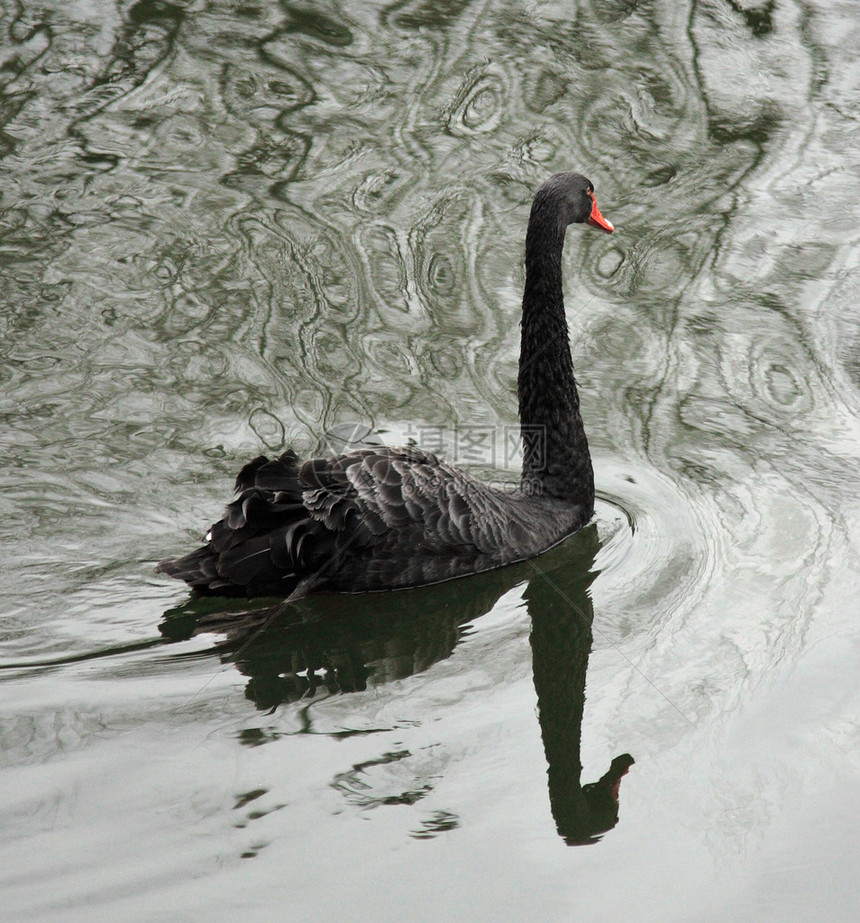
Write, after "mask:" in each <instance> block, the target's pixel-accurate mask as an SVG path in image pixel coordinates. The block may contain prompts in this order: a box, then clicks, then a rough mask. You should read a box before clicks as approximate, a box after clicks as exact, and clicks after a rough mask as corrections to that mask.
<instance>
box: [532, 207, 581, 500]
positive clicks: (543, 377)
mask: <svg viewBox="0 0 860 923" xmlns="http://www.w3.org/2000/svg"><path fill="white" fill-rule="evenodd" d="M550 205H551V203H547V202H546V201H545V200H542V199H535V203H534V205H533V206H532V212H531V216H530V218H529V227H528V232H527V234H526V257H525V262H526V283H525V290H524V293H523V317H522V339H521V347H520V367H519V378H518V392H519V410H520V424H521V427H522V434H523V473H522V480H523V487H524V489H526V490H527V491H529V492H532V493H534V492H538V493H541V494H546V495H548V496H552V497H557V498H559V499H562V500H566V501H568V502H570V503H576V504H581V505H583V506H585V507H586V508H587V510H588V515H589V516H590V515H591V511H592V510H593V504H594V475H593V473H592V468H591V457H590V455H589V451H588V442H587V440H586V437H585V428H584V426H583V424H582V417H581V416H580V413H579V395H578V393H577V389H576V381H575V380H574V376H573V362H572V360H571V358H570V341H569V336H568V328H567V319H566V318H565V313H564V296H563V293H562V274H561V255H562V249H563V247H564V237H565V227H564V225H563V224H562V223H561V221H560V218H559V213H558V208H557V207H555V208H553V207H550Z"/></svg>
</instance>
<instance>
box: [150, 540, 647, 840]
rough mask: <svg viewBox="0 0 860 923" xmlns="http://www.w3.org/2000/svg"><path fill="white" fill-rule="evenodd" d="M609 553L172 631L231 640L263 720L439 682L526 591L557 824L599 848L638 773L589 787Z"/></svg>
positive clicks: (175, 625)
mask: <svg viewBox="0 0 860 923" xmlns="http://www.w3.org/2000/svg"><path fill="white" fill-rule="evenodd" d="M599 544H600V543H599V539H598V535H597V529H596V527H595V526H593V525H592V526H589V527H588V528H586V529H584V530H582V531H581V532H580V533H579V534H577V535H575V536H573V537H572V538H571V539H569V540H568V541H566V542H564V543H563V545H561V546H559V547H558V548H555V549H553V550H552V551H551V552H549V553H547V554H545V555H543V556H542V557H540V558H538V559H537V560H535V561H531V562H525V563H523V564H519V565H514V566H512V567H507V568H502V569H499V570H495V571H490V572H488V573H485V574H478V575H476V576H474V577H472V578H470V579H469V580H468V581H462V580H454V581H449V582H448V583H443V584H439V585H437V586H430V587H421V588H418V589H412V590H401V591H398V592H389V593H371V594H361V595H337V594H332V595H325V594H318V595H317V596H315V597H313V598H312V599H310V600H300V601H298V602H296V603H293V604H290V605H289V606H284V605H283V604H278V605H276V606H265V607H263V608H259V609H248V608H244V609H243V610H242V611H241V612H236V611H235V610H232V611H230V610H229V609H225V605H227V604H225V602H224V601H223V600H222V601H220V602H216V601H213V600H211V599H206V598H200V599H196V600H193V601H192V602H190V603H188V604H186V605H184V606H181V607H178V608H176V609H172V610H169V611H168V612H167V613H165V617H164V620H163V622H162V624H161V631H162V633H163V634H164V635H165V636H166V637H168V638H170V639H174V640H180V639H183V638H187V637H190V636H191V635H192V634H196V633H199V632H202V631H209V632H217V633H219V634H221V635H222V636H223V637H222V639H221V640H220V641H219V642H218V644H217V646H216V649H217V651H218V653H219V654H220V656H221V658H222V660H223V661H224V662H232V663H235V665H236V667H237V668H238V669H239V670H240V671H241V673H242V674H243V675H244V676H246V677H247V680H248V681H247V684H246V687H245V694H246V696H247V697H248V698H249V699H250V700H251V701H252V702H253V703H254V704H255V705H256V706H257V708H260V709H264V710H272V709H274V708H276V707H277V706H279V705H281V704H285V703H293V702H298V701H300V700H307V699H308V698H310V697H314V696H319V695H329V694H336V693H344V694H345V693H352V692H360V691H363V690H365V689H368V688H370V687H373V686H379V685H381V684H384V683H386V682H390V681H392V680H399V679H404V678H406V677H409V676H412V675H413V674H417V673H421V672H423V671H424V670H427V669H428V668H430V667H431V666H432V665H433V664H435V663H437V662H439V661H441V660H444V659H445V658H447V657H449V656H450V655H451V653H452V652H453V651H454V649H455V647H456V646H457V644H458V642H459V641H460V639H461V638H463V637H464V636H465V635H467V634H468V633H469V631H470V629H471V626H472V624H473V623H474V622H475V620H476V619H478V618H480V617H481V616H482V615H485V614H486V613H488V612H489V611H490V610H491V609H492V608H493V606H494V605H495V604H496V602H497V601H498V600H499V599H500V598H501V597H502V596H503V595H504V594H505V593H507V592H508V591H509V590H511V589H513V588H515V587H517V586H519V585H521V584H523V583H525V584H526V587H525V591H524V594H523V598H524V600H525V603H526V606H527V608H528V612H529V616H530V619H531V633H530V643H531V649H532V668H533V676H534V684H535V689H536V691H537V700H538V717H539V722H540V729H541V736H542V739H543V745H544V752H545V754H546V759H547V766H548V769H547V778H548V786H549V798H550V806H551V809H552V814H553V818H554V820H555V824H556V828H557V830H558V833H559V835H560V836H561V837H562V838H563V839H564V840H565V842H566V843H568V844H571V845H574V844H582V843H592V842H595V841H596V840H597V839H599V838H600V836H601V835H602V834H603V833H605V832H606V831H608V830H611V829H612V828H613V827H614V826H615V825H616V823H617V822H618V790H619V786H620V783H621V778H622V777H623V776H624V774H625V773H626V772H627V771H628V769H629V768H630V766H631V765H632V763H633V758H632V757H631V756H629V755H628V754H622V755H620V756H617V757H616V758H615V759H614V760H612V763H611V765H610V767H609V768H608V770H607V771H606V772H605V773H604V774H603V775H602V776H601V777H600V778H599V779H597V781H594V782H590V783H587V784H583V783H582V779H581V776H582V763H581V760H580V741H581V736H582V718H583V708H584V704H585V681H586V672H587V669H588V656H589V653H590V651H591V644H592V629H591V624H592V620H593V614H594V613H593V607H592V603H591V598H590V596H589V592H588V588H589V586H590V584H591V582H592V580H593V579H594V577H595V576H596V574H595V572H594V571H593V570H592V567H593V564H594V556H595V554H596V552H597V550H598V548H599Z"/></svg>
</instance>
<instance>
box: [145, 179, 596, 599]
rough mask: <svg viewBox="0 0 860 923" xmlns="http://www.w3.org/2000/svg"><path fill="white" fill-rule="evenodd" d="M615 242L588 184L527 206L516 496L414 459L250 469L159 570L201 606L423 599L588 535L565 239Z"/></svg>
mask: <svg viewBox="0 0 860 923" xmlns="http://www.w3.org/2000/svg"><path fill="white" fill-rule="evenodd" d="M571 223H588V224H591V225H593V226H595V227H598V228H600V229H601V230H603V231H606V232H609V233H611V232H612V230H613V227H612V225H611V224H610V223H609V222H608V221H606V219H605V218H603V216H602V215H601V214H600V211H599V209H598V208H597V205H596V202H595V200H594V187H593V186H592V184H591V183H590V182H589V181H588V180H587V179H585V177H583V176H580V175H579V174H576V173H557V174H555V175H554V176H552V177H550V178H549V179H548V180H547V181H546V182H545V183H544V184H543V185H542V186H541V187H540V189H538V191H537V193H536V194H535V198H534V202H533V204H532V210H531V215H530V218H529V227H528V232H527V235H526V284H525V291H524V294H523V317H522V343H521V353H520V370H519V377H518V393H519V406H520V421H521V426H522V435H523V442H524V452H523V472H522V478H521V482H520V486H519V488H518V489H516V490H510V491H505V490H499V489H496V488H492V487H490V486H488V485H485V484H483V483H482V482H480V481H479V480H477V479H476V478H474V477H472V476H471V475H469V474H467V473H466V472H464V471H461V470H459V469H458V468H456V467H454V466H452V465H448V464H446V463H445V462H443V461H440V460H439V459H438V458H437V457H436V456H435V455H432V454H430V453H428V452H423V451H421V450H420V449H417V448H412V447H391V448H388V447H377V446H373V447H367V448H360V449H357V450H355V451H352V452H349V453H345V454H343V455H335V456H331V457H328V458H315V459H311V460H308V461H301V460H300V459H299V458H298V457H297V456H296V455H295V453H294V452H292V450H288V451H286V452H284V453H283V454H282V455H281V456H280V457H279V458H276V459H268V458H266V457H265V456H262V455H261V456H259V457H258V458H256V459H254V460H253V461H251V462H249V463H248V464H247V465H246V466H245V467H244V468H243V469H242V470H241V471H240V472H239V475H238V477H237V479H236V491H237V496H236V499H235V500H233V502H232V503H230V504H229V505H228V507H227V509H226V510H225V512H224V516H223V517H222V518H221V519H220V520H219V521H218V522H216V523H215V524H214V525H213V526H212V528H211V530H210V532H209V534H208V535H207V537H206V543H205V544H204V545H203V546H201V547H200V548H198V549H197V550H195V551H192V552H191V553H190V554H188V555H185V556H183V557H180V558H174V559H170V560H166V561H162V562H161V563H160V564H159V565H158V570H159V571H160V572H161V573H164V574H167V575H170V576H173V577H177V578H180V579H182V580H184V581H186V582H187V583H188V584H189V585H190V586H191V587H192V588H193V589H194V590H196V591H197V592H199V593H207V594H215V595H222V596H237V595H238V596H282V597H287V598H289V599H296V598H299V597H301V596H304V595H305V594H306V593H308V592H309V591H311V590H314V589H329V590H334V591H339V592H363V591H369V590H385V589H397V588H400V587H407V586H421V585H425V584H430V583H436V582H439V581H442V580H448V579H451V578H453V577H460V576H464V575H466V574H471V573H477V572H479V571H484V570H489V569H491V568H494V567H500V566H502V565H504V564H512V563H514V562H516V561H522V560H525V559H527V558H531V557H534V556H535V555H538V554H540V553H541V552H543V551H546V550H548V549H549V548H551V547H552V546H553V545H555V544H557V543H558V542H560V541H561V540H562V539H564V538H566V537H567V536H568V535H570V534H572V533H573V532H575V531H577V530H578V529H580V528H581V527H582V526H584V525H585V524H586V523H587V522H588V521H589V520H590V519H591V517H592V515H593V512H594V476H593V473H592V468H591V458H590V455H589V451H588V443H587V440H586V437H585V430H584V428H583V424H582V419H581V417H580V413H579V398H578V395H577V391H576V383H575V380H574V377H573V364H572V361H571V357H570V346H569V342H568V328H567V322H566V319H565V315H564V300H563V295H562V278H561V255H562V248H563V245H564V237H565V230H566V228H567V226H568V224H571Z"/></svg>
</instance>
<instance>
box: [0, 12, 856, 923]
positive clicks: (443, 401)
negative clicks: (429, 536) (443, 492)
mask: <svg viewBox="0 0 860 923" xmlns="http://www.w3.org/2000/svg"><path fill="white" fill-rule="evenodd" d="M0 34H2V37H3V38H2V44H0V60H2V67H0V157H2V166H3V170H2V177H0V272H2V279H3V309H2V312H0V335H2V340H0V355H2V363H0V412H2V420H3V426H2V431H0V443H2V458H3V464H2V467H0V484H2V492H0V512H2V518H0V534H2V547H3V554H2V558H0V568H2V570H1V571H0V574H2V580H0V599H2V610H0V611H1V612H2V620H0V639H1V640H2V647H0V657H2V660H0V667H2V672H0V680H2V691H3V696H2V704H0V722H2V723H0V758H2V769H0V792H2V794H0V818H2V821H0V822H2V829H3V831H4V837H3V843H2V845H0V856H2V863H0V865H2V872H0V881H2V885H3V894H4V898H3V901H4V912H8V913H10V914H11V917H10V918H12V919H22V920H23V919H26V920H29V921H41V920H45V921H48V920H51V921H53V920H64V921H65V920H84V919H86V920H92V919H120V918H122V919H128V920H142V921H143V920H145V921H152V920H171V921H173V920H186V919H187V920H198V919H201V918H204V917H205V918H206V919H211V920H234V919H236V918H238V917H240V916H241V918H243V919H249V920H262V919H267V920H268V919H272V918H273V916H274V917H275V918H277V917H278V915H284V914H287V915H289V916H294V915H299V914H303V915H311V914H313V915H315V916H319V915H331V914H333V913H338V912H340V911H344V910H349V912H350V913H351V914H352V915H353V916H354V917H355V918H356V919H371V918H372V919H382V920H393V919H398V920H402V919H408V920H413V919H414V920H431V919H451V918H452V914H453V915H454V916H456V918H457V919H458V920H476V921H478V920H487V919H493V920H511V921H514V920H517V921H518V920H523V919H526V918H529V919H533V918H541V917H543V918H544V919H547V920H567V919H570V918H571V917H572V916H573V914H574V913H575V914H577V916H578V917H579V918H582V919H589V920H603V919H610V918H612V919H614V918H616V917H618V916H621V915H625V916H627V917H628V918H631V919H635V920H655V921H656V920H660V921H666V920H714V921H716V920H734V919H757V920H765V919H769V920H779V921H784V920H789V919H791V920H813V919H815V920H821V919H827V920H841V919H845V920H848V919H853V914H852V912H851V911H850V907H851V906H852V904H853V902H855V901H856V890H855V889H856V886H855V884H854V879H855V877H856V876H855V870H854V859H853V857H854V856H855V855H856V847H855V845H854V843H855V834H854V829H855V827H856V821H857V817H856V807H855V804H854V802H855V800H856V799H855V798H854V797H853V790H856V785H857V777H858V772H857V770H858V759H857V752H858V751H857V737H856V715H857V693H856V673H857V663H856V650H857V631H856V628H855V624H854V623H855V621H856V619H855V615H856V608H857V603H856V600H857V580H856V572H857V562H858V554H857V536H858V501H857V482H858V462H857V458H858V443H860V428H858V424H857V420H858V410H860V322H858V319H857V304H858V301H860V266H858V253H860V247H858V243H860V221H859V220H858V218H860V215H858V206H857V203H858V201H860V170H858V161H857V142H858V130H857V124H858V119H860V67H858V64H857V60H858V55H860V27H858V25H857V17H856V5H855V4H852V3H850V2H847V0H846V2H842V3H839V2H826V0H813V2H805V3H800V2H792V0H781V2H778V3H773V2H769V0H767V2H765V0H705V2H695V3H682V4H670V3H666V2H659V0H654V2H648V0H642V2H637V0H601V2H596V0H595V2H586V0H582V2H579V3H574V4H572V3H540V4H533V3H517V2H500V0H486V2H468V0H465V2H464V0H458V2H448V3H443V4H432V3H426V2H425V3H422V2H409V0H403V2H397V3H392V4H389V5H385V4H383V3H370V2H361V3H350V4H341V3H337V2H318V3H310V4H305V5H298V4H293V3H288V2H281V3H275V2H265V0H248V2H243V3H238V2H236V3H231V2H219V0H214V2H211V3H207V4H203V3H197V2H187V0H177V2H173V3H168V2H166V0H139V2H136V3H130V2H125V3H111V2H107V0H91V2H77V3H75V2H73V3H65V2H63V3H61V2H59V0H50V2H32V3H31V2H28V3H26V4H23V3H14V2H9V0H5V2H2V3H0ZM561 169H578V170H580V171H581V172H583V173H585V174H586V175H587V176H589V177H590V178H591V179H592V180H593V182H594V183H595V186H596V188H597V193H598V200H599V202H600V204H601V207H602V209H603V211H604V214H606V215H607V217H609V218H610V219H611V220H612V221H613V223H615V224H616V226H617V227H618V229H619V230H618V232H617V233H616V234H615V235H614V236H613V237H612V238H606V237H604V236H602V235H597V234H591V233H589V232H587V231H585V230H582V229H573V230H572V231H571V233H570V234H569V244H568V248H567V252H566V257H565V260H566V262H565V273H566V292H567V305H568V317H569V321H570V324H571V329H572V339H573V342H574V358H575V362H576V366H577V370H578V376H579V379H580V384H581V390H582V404H583V412H584V416H585V418H586V424H587V428H588V432H589V438H590V441H591V443H592V446H593V450H594V456H595V470H596V475H597V482H598V490H599V494H600V500H599V502H598V510H597V516H596V525H595V526H593V527H590V528H589V529H586V530H585V531H584V532H583V533H581V534H580V535H579V536H576V537H575V538H573V539H572V540H570V541H569V542H567V543H566V544H565V545H564V546H562V547H561V548H559V549H556V550H555V551H554V552H553V553H552V554H551V555H549V556H545V557H544V558H541V559H539V560H538V561H536V562H534V563H532V564H526V565H522V566H520V567H515V568H508V569H505V570H503V571H499V572H495V573H493V574H487V575H483V576H481V577H477V578H474V579H470V580H466V581H458V582H456V583H453V584H450V585H447V586H444V587H437V588H430V589H424V590H417V591H410V592H407V593H400V594H387V595H381V596H372V597H358V598H349V597H344V598H339V597H331V596H319V597H316V598H315V599H312V600H309V601H306V602H304V603H303V604H302V606H301V607H300V614H301V615H302V619H303V620H302V621H301V622H300V623H295V622H290V621H287V622H284V621H283V620H280V621H278V620H276V621H275V622H271V623H267V622H266V620H265V618H266V616H265V611H263V612H262V613H261V612H250V613H248V614H246V615H245V616H244V617H243V618H242V619H238V620H237V619H235V618H233V619H230V618H229V617H228V615H227V612H226V610H225V606H223V605H220V604H217V603H216V604H209V605H206V606H203V605H202V604H200V603H196V604H189V603H188V601H187V594H186V593H185V592H184V590H183V589H182V588H181V587H180V586H178V585H174V584H173V583H171V582H169V581H166V580H163V579H161V578H159V577H156V576H155V575H154V573H153V564H154V562H155V561H156V560H158V559H159V558H160V557H163V556H165V555H167V554H170V553H175V552H178V551H181V550H183V549H186V548H188V547H190V546H191V545H192V543H193V542H194V541H196V540H197V539H198V538H199V536H200V535H201V534H202V533H203V532H204V531H205V529H206V527H207V526H208V524H209V523H210V522H211V521H212V520H213V519H214V518H216V517H217V515H218V514H219V512H220V508H221V506H222V505H223V503H224V502H225V501H226V499H227V498H228V493H229V489H230V484H231V481H232V477H233V475H234V474H235V471H236V470H237V468H238V467H239V466H240V465H241V464H242V463H243V461H244V460H247V459H248V458H249V457H251V456H253V455H255V454H257V453H259V452H260V451H276V450H278V449H280V448H281V447H282V446H285V445H293V446H295V447H296V448H297V449H298V450H300V451H310V450H313V449H315V448H318V447H321V446H324V445H325V444H326V443H327V442H328V441H330V434H331V433H333V432H335V433H337V432H342V431H343V430H342V426H343V425H350V424H351V423H352V422H354V421H361V422H363V423H364V424H366V425H368V426H371V427H373V428H375V430H376V431H377V432H379V433H381V434H382V435H383V438H385V439H386V440H389V441H398V440H402V439H404V438H408V437H410V436H416V437H420V436H423V437H425V439H426V438H433V439H437V438H438V439H439V440H440V441H441V442H442V443H443V444H444V446H445V448H446V454H447V455H448V457H451V456H452V453H454V454H456V453H457V451H463V448H462V444H461V443H458V441H457V440H458V438H459V437H460V436H462V434H463V433H465V432H466V431H467V430H468V431H471V432H473V433H474V432H478V431H481V432H484V433H491V434H496V435H498V434H504V433H506V432H508V430H509V428H510V427H511V426H513V425H515V423H516V399H515V385H516V359H517V349H518V331H517V323H518V319H519V317H518V314H519V298H520V292H521V286H522V281H523V273H522V266H521V259H520V254H521V251H522V240H523V235H524V229H525V222H526V218H527V214H528V203H529V201H530V196H531V192H532V191H533V190H534V188H535V187H536V186H537V185H538V184H539V183H540V182H541V181H542V179H543V178H545V177H546V175H547V174H548V173H550V172H552V171H555V170H561ZM499 438H500V439H501V438H502V437H499ZM463 460H465V461H469V462H471V463H472V464H473V466H474V467H475V469H476V470H478V471H480V472H481V473H482V474H484V475H485V476H487V477H489V478H494V479H497V480H500V481H505V480H510V479H511V478H513V477H515V470H514V469H515V460H514V459H512V458H510V457H509V455H508V450H507V446H505V448H504V450H503V449H502V442H501V441H500V442H498V443H495V444H492V445H491V444H490V443H487V442H486V441H485V442H483V443H481V447H480V450H478V451H475V452H474V453H473V455H472V457H471V458H464V459H463ZM592 618H593V622H592ZM261 626H265V628H264V630H262V631H260V630H259V629H260V627H261ZM586 672H587V678H586ZM583 690H584V691H583ZM583 695H584V696H585V698H584V706H583ZM628 752H629V753H630V754H632V755H633V757H635V760H636V763H635V765H633V766H632V767H631V769H630V772H629V774H628V775H627V776H626V777H625V778H624V780H623V783H622V785H621V799H620V810H619V817H620V819H619V820H618V823H617V826H614V822H615V817H614V805H613V803H611V802H610V805H609V808H606V803H605V798H604V800H603V801H601V802H600V804H602V805H603V807H602V808H600V807H599V805H598V800H599V799H600V798H601V797H603V796H604V795H605V794H606V793H605V792H603V793H602V794H601V790H600V789H599V788H588V787H587V786H586V787H585V788H583V786H584V785H585V784H586V783H591V782H596V781H597V780H598V779H599V778H600V777H601V776H603V774H604V773H606V772H607V770H608V768H609V766H610V763H611V761H612V760H613V759H615V758H616V757H619V756H620V755H622V754H625V753H628ZM580 767H584V769H583V770H582V774H581V777H580ZM589 799H591V800H589ZM584 842H590V843H592V845H589V846H585V847H581V848H577V849H572V848H569V846H568V845H567V844H568V843H584ZM854 905H855V906H856V904H854ZM452 908H456V909H455V910H454V909H452Z"/></svg>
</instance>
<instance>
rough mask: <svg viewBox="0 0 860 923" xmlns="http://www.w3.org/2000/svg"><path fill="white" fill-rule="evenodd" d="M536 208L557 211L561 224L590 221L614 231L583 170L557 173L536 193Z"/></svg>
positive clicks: (605, 229)
mask: <svg viewBox="0 0 860 923" xmlns="http://www.w3.org/2000/svg"><path fill="white" fill-rule="evenodd" d="M534 208H535V209H538V210H541V211H543V210H547V211H550V212H554V213H555V215H556V216H557V218H558V221H559V224H560V225H561V226H562V227H567V225H569V224H590V225H591V226H592V227H594V228H597V229H598V230H600V231H604V232H605V233H607V234H611V233H612V232H613V231H614V230H615V226H614V225H613V224H612V222H610V221H607V219H606V218H604V217H603V215H601V214H600V209H599V208H598V207H597V200H596V199H595V198H594V184H593V183H592V182H591V180H589V179H586V178H585V177H584V176H582V175H581V174H580V173H554V174H553V175H552V176H551V177H550V178H549V179H548V180H547V181H546V182H545V183H544V184H543V185H542V186H541V187H540V189H538V191H537V193H536V194H535V200H534Z"/></svg>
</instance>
